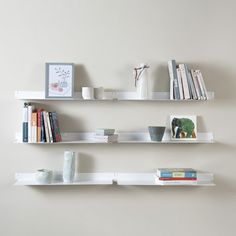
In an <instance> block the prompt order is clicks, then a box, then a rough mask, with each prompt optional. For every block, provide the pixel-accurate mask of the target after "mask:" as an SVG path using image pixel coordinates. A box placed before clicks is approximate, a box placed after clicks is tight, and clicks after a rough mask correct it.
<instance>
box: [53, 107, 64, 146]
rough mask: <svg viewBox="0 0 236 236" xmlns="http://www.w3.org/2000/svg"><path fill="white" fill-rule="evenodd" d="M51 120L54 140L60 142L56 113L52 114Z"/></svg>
mask: <svg viewBox="0 0 236 236" xmlns="http://www.w3.org/2000/svg"><path fill="white" fill-rule="evenodd" d="M52 120H53V125H54V130H55V136H56V137H55V138H56V142H61V141H62V138H61V132H60V127H59V122H58V117H57V113H56V112H52Z"/></svg>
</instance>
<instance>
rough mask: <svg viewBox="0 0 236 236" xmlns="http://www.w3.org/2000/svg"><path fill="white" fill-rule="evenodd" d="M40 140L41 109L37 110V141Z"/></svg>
mask: <svg viewBox="0 0 236 236" xmlns="http://www.w3.org/2000/svg"><path fill="white" fill-rule="evenodd" d="M40 142H41V110H40V109H39V110H38V111H37V143H40Z"/></svg>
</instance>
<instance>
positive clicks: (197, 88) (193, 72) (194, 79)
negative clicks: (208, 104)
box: [191, 70, 201, 100]
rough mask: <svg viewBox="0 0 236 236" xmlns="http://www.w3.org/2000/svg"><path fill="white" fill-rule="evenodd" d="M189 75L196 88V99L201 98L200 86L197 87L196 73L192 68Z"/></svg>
mask: <svg viewBox="0 0 236 236" xmlns="http://www.w3.org/2000/svg"><path fill="white" fill-rule="evenodd" d="M191 75H192V78H193V83H194V87H195V90H196V95H197V99H198V100H200V99H201V94H200V87H199V84H198V79H197V77H196V73H195V71H194V70H191Z"/></svg>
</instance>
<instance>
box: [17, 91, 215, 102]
mask: <svg viewBox="0 0 236 236" xmlns="http://www.w3.org/2000/svg"><path fill="white" fill-rule="evenodd" d="M208 97H209V99H208V100H212V99H214V92H208ZM15 98H16V99H19V100H45V101H52V100H54V101H55V100H60V101H173V102H194V101H195V102H198V101H205V100H170V93H169V92H152V94H151V96H150V98H149V99H139V98H137V93H136V92H133V91H113V92H105V93H104V99H89V100H84V99H83V98H82V94H81V92H76V93H75V94H74V97H73V98H69V99H68V98H67V99H65V98H45V92H44V91H15Z"/></svg>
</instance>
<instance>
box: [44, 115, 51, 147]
mask: <svg viewBox="0 0 236 236" xmlns="http://www.w3.org/2000/svg"><path fill="white" fill-rule="evenodd" d="M43 121H44V127H45V134H46V142H47V143H49V142H50V139H49V130H48V122H47V117H46V111H43Z"/></svg>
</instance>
